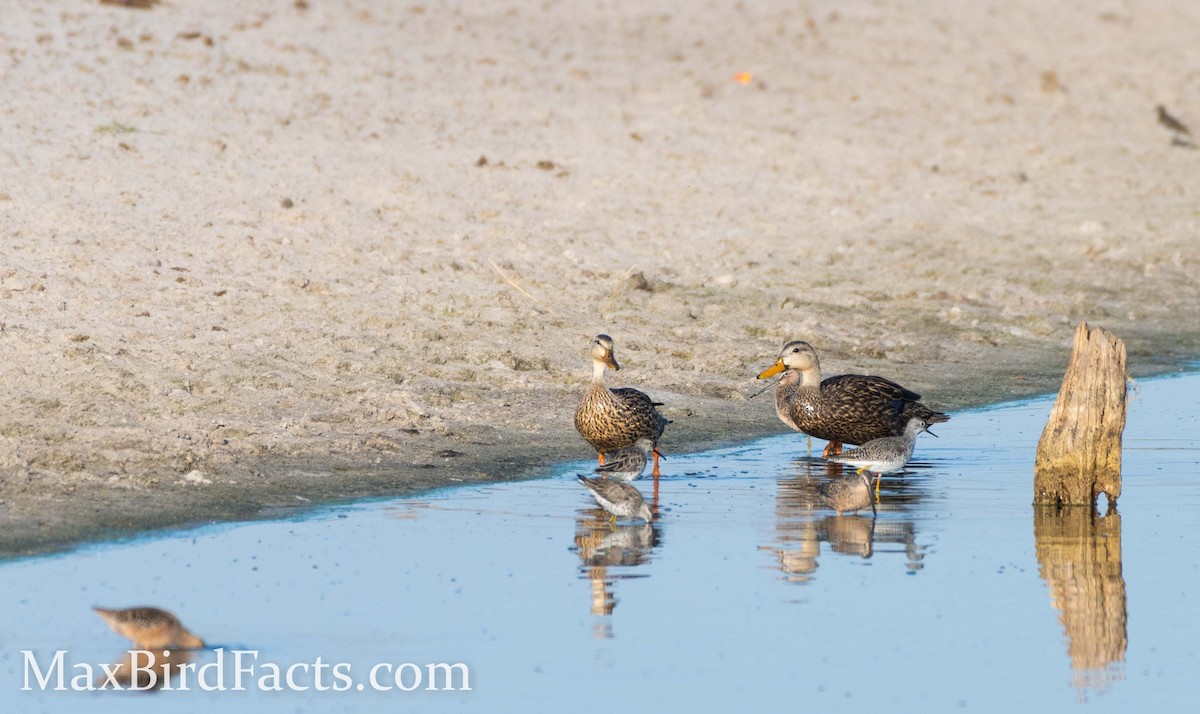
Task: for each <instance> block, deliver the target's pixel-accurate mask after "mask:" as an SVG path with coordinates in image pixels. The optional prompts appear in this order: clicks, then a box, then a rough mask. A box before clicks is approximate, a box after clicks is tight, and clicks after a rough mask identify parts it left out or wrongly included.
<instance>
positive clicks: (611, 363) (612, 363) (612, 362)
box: [604, 354, 621, 371]
mask: <svg viewBox="0 0 1200 714" xmlns="http://www.w3.org/2000/svg"><path fill="white" fill-rule="evenodd" d="M605 357H606V359H605V360H604V363H605V364H607V365H608V368H609V369H611V370H614V371H617V370H620V369H621V365H619V364H617V360H616V358H615V357H613V356H612V354H608V355H606V356H605Z"/></svg>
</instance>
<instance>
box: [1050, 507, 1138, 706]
mask: <svg viewBox="0 0 1200 714" xmlns="http://www.w3.org/2000/svg"><path fill="white" fill-rule="evenodd" d="M1033 537H1034V541H1035V547H1036V551H1037V560H1038V574H1039V575H1041V576H1042V579H1043V580H1045V581H1046V585H1047V586H1048V587H1049V588H1050V603H1051V604H1052V605H1053V606H1054V608H1055V609H1056V610H1058V612H1059V617H1058V619H1059V622H1061V623H1062V625H1063V629H1064V630H1065V631H1066V634H1067V655H1068V656H1069V657H1070V658H1071V669H1072V670H1073V671H1074V675H1073V676H1072V681H1071V685H1072V686H1073V687H1075V689H1076V692H1077V695H1078V698H1079V700H1080V701H1081V702H1083V701H1087V698H1088V693H1089V692H1093V691H1094V692H1096V693H1103V692H1105V691H1107V690H1108V689H1109V688H1110V687H1111V686H1112V683H1113V682H1115V681H1119V680H1121V679H1124V676H1125V675H1124V671H1123V662H1124V660H1125V648H1126V645H1127V644H1128V640H1127V634H1126V606H1125V577H1124V575H1123V574H1122V570H1121V516H1120V514H1118V513H1117V510H1116V508H1115V507H1114V506H1109V508H1108V511H1107V514H1106V515H1104V516H1101V515H1100V514H1099V512H1098V511H1097V510H1096V509H1095V508H1094V507H1083V508H1058V507H1055V506H1035V507H1034V512H1033Z"/></svg>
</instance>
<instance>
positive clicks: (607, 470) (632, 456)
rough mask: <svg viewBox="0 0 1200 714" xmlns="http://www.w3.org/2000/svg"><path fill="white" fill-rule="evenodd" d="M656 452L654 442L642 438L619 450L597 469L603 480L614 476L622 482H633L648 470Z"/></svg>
mask: <svg viewBox="0 0 1200 714" xmlns="http://www.w3.org/2000/svg"><path fill="white" fill-rule="evenodd" d="M653 451H654V442H653V441H651V440H650V439H649V438H648V437H645V436H643V437H641V438H640V439H638V440H637V441H635V442H634V443H633V446H628V447H626V448H624V449H618V450H616V451H614V452H612V453H611V454H609V457H608V459H607V460H606V461H605V462H604V464H603V465H602V466H599V467H597V468H596V473H598V474H600V477H601V478H607V477H609V476H612V477H613V478H617V479H621V480H622V481H633V480H634V479H636V478H638V477H639V476H641V475H642V472H643V471H645V470H646V463H647V462H648V461H650V454H651V453H652V452H653Z"/></svg>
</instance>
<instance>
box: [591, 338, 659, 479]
mask: <svg viewBox="0 0 1200 714" xmlns="http://www.w3.org/2000/svg"><path fill="white" fill-rule="evenodd" d="M609 368H611V369H613V370H619V369H621V365H620V364H618V363H617V359H616V357H615V356H614V354H613V339H612V338H611V337H609V336H608V335H596V337H595V338H593V339H592V384H591V386H589V387H588V390H587V392H585V393H584V395H583V401H582V402H580V404H579V408H578V409H576V410H575V429H576V430H577V431H579V435H580V436H582V437H583V438H584V440H585V441H587V442H588V443H589V444H591V445H592V448H594V449H595V450H596V454H597V456H598V458H599V460H600V465H601V466H603V465H604V455H605V454H606V453H608V452H610V451H615V450H617V449H624V448H627V447H630V446H633V445H634V444H635V443H636V442H637V440H638V439H641V438H647V439H650V442H651V444H652V451H653V453H654V471H653V474H654V475H655V476H658V475H660V472H659V470H658V456H659V453H658V440H659V438H660V437H662V434H663V430H664V429H666V427H667V424H670V423H671V420H670V419H667V418H666V417H664V416H663V415H662V414H660V413H659V411H658V407H660V406H662V402H656V401H653V400H652V399H650V397H648V396H646V394H645V393H644V392H640V391H638V390H636V389H633V388H631V387H622V388H619V389H609V388H608V386H607V385H605V383H604V372H605V370H607V369H609Z"/></svg>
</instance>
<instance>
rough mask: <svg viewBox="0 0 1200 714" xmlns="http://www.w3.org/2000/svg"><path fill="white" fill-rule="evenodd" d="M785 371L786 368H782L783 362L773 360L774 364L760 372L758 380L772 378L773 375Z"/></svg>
mask: <svg viewBox="0 0 1200 714" xmlns="http://www.w3.org/2000/svg"><path fill="white" fill-rule="evenodd" d="M785 369H787V367H784V366H783V360H781V359H777V360H775V364H773V365H771V366H770V367H767V368H766V369H764V370H763V371H762V372H760V373H759V375H758V378H759V379H766V378H767V377H774V376H775V375H777V374H779V373H780V372H782V371H783V370H785Z"/></svg>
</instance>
